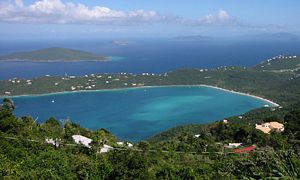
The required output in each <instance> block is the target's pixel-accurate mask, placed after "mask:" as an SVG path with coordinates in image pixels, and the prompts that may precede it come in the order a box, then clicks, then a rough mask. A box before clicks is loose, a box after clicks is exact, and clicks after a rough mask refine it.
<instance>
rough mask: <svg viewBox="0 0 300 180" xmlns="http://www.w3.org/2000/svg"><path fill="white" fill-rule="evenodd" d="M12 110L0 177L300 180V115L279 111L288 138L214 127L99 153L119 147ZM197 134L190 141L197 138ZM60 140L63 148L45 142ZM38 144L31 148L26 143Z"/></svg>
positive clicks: (6, 112) (5, 126)
mask: <svg viewBox="0 0 300 180" xmlns="http://www.w3.org/2000/svg"><path fill="white" fill-rule="evenodd" d="M13 109H14V105H13V102H11V101H8V100H6V101H5V102H4V105H3V107H2V108H1V110H0V139H1V141H0V177H2V178H10V179H15V178H24V179H250V178H255V179H260V178H262V179H263V178H275V177H277V178H282V179H297V178H300V160H299V159H300V154H299V151H297V150H296V149H297V148H299V147H298V146H299V144H297V143H298V142H297V139H299V134H300V133H299V132H300V108H299V106H293V108H292V109H290V111H284V115H282V117H283V119H282V120H283V121H285V124H286V131H285V133H277V132H272V133H271V134H270V135H265V134H263V133H261V132H259V131H256V130H255V129H254V127H253V126H251V125H247V124H240V123H229V124H224V123H221V122H217V123H214V124H211V125H209V126H206V127H204V128H198V129H197V130H195V129H193V131H194V132H193V131H189V130H188V129H186V130H183V131H182V132H181V133H178V134H175V135H174V136H172V138H168V139H165V140H162V139H161V140H157V141H154V140H152V141H148V142H140V143H138V144H136V145H135V147H134V148H121V149H119V150H113V151H111V152H109V153H106V154H98V153H96V152H97V150H98V148H99V147H101V146H102V145H103V144H110V145H112V146H115V147H116V146H117V145H116V141H117V139H116V137H114V136H113V135H112V134H111V133H109V132H107V131H106V130H104V129H100V130H97V131H90V130H87V129H84V128H81V127H80V126H79V125H76V124H74V123H71V122H67V123H66V124H64V125H61V124H60V123H59V122H58V121H57V120H55V119H54V118H50V119H49V120H47V121H46V122H45V123H43V124H37V123H35V122H34V120H33V119H32V118H31V117H22V118H18V117H16V116H14V115H13ZM195 132H197V133H198V134H200V137H199V138H195V137H194V134H195ZM74 134H81V135H84V136H86V137H90V138H92V139H93V142H94V143H93V145H92V148H91V149H88V148H85V147H83V146H67V145H66V144H74V142H72V138H71V136H72V135H74ZM46 137H47V138H55V139H59V140H60V142H61V143H62V144H63V145H61V146H60V147H55V146H52V145H47V144H45V143H44V141H45V138H46ZM29 140H35V141H29ZM228 142H242V143H244V144H245V145H252V144H256V145H257V147H258V149H257V150H256V151H254V152H251V153H249V154H234V153H231V151H230V150H225V151H224V148H223V145H224V144H226V143H228Z"/></svg>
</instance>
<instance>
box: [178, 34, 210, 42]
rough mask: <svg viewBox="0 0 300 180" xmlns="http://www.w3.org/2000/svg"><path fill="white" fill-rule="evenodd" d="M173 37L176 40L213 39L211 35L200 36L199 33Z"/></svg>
mask: <svg viewBox="0 0 300 180" xmlns="http://www.w3.org/2000/svg"><path fill="white" fill-rule="evenodd" d="M174 39H175V40H178V41H210V40H213V38H212V37H209V36H201V35H195V36H177V37H175V38H174Z"/></svg>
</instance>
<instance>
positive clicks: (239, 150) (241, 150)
mask: <svg viewBox="0 0 300 180" xmlns="http://www.w3.org/2000/svg"><path fill="white" fill-rule="evenodd" d="M255 149H256V146H254V145H252V146H247V147H244V148H240V149H235V150H234V151H233V152H234V153H236V154H240V153H249V152H251V151H254V150H255Z"/></svg>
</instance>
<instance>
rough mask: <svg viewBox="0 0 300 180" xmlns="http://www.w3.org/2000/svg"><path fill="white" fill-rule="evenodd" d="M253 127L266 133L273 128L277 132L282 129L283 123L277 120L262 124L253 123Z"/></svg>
mask: <svg viewBox="0 0 300 180" xmlns="http://www.w3.org/2000/svg"><path fill="white" fill-rule="evenodd" d="M255 129H258V130H260V131H262V132H264V133H266V134H270V132H271V130H273V129H275V130H276V131H278V132H283V131H284V125H283V124H281V123H279V122H275V121H274V122H266V123H263V124H255Z"/></svg>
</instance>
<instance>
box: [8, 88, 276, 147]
mask: <svg viewBox="0 0 300 180" xmlns="http://www.w3.org/2000/svg"><path fill="white" fill-rule="evenodd" d="M12 99H13V100H14V102H15V104H16V105H17V108H16V110H15V113H16V115H18V116H25V115H31V116H33V118H34V119H35V118H38V120H37V121H38V122H40V123H42V122H44V121H45V120H46V119H48V118H49V117H55V118H56V119H59V120H62V119H71V120H72V121H73V122H75V123H78V124H80V125H81V126H82V127H85V128H89V129H93V130H96V129H100V128H105V129H107V130H109V131H111V132H112V133H113V134H115V135H116V136H117V137H118V138H120V139H123V140H129V141H134V142H136V141H140V140H145V139H147V138H149V137H151V136H153V135H155V134H157V133H160V132H162V131H164V130H167V129H169V128H172V127H175V126H178V125H184V124H204V123H210V122H213V121H216V120H221V119H222V118H226V117H229V116H233V115H239V114H243V113H245V112H247V111H249V110H251V109H255V108H259V107H263V106H264V105H270V106H272V104H271V103H270V102H267V101H264V100H261V99H257V98H254V97H250V96H246V95H241V94H236V93H231V92H227V91H224V90H220V89H215V88H211V87H205V86H169V87H168V86H164V87H144V88H132V89H117V90H101V91H92V92H72V93H58V94H49V95H39V96H18V97H13V98H12Z"/></svg>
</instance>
